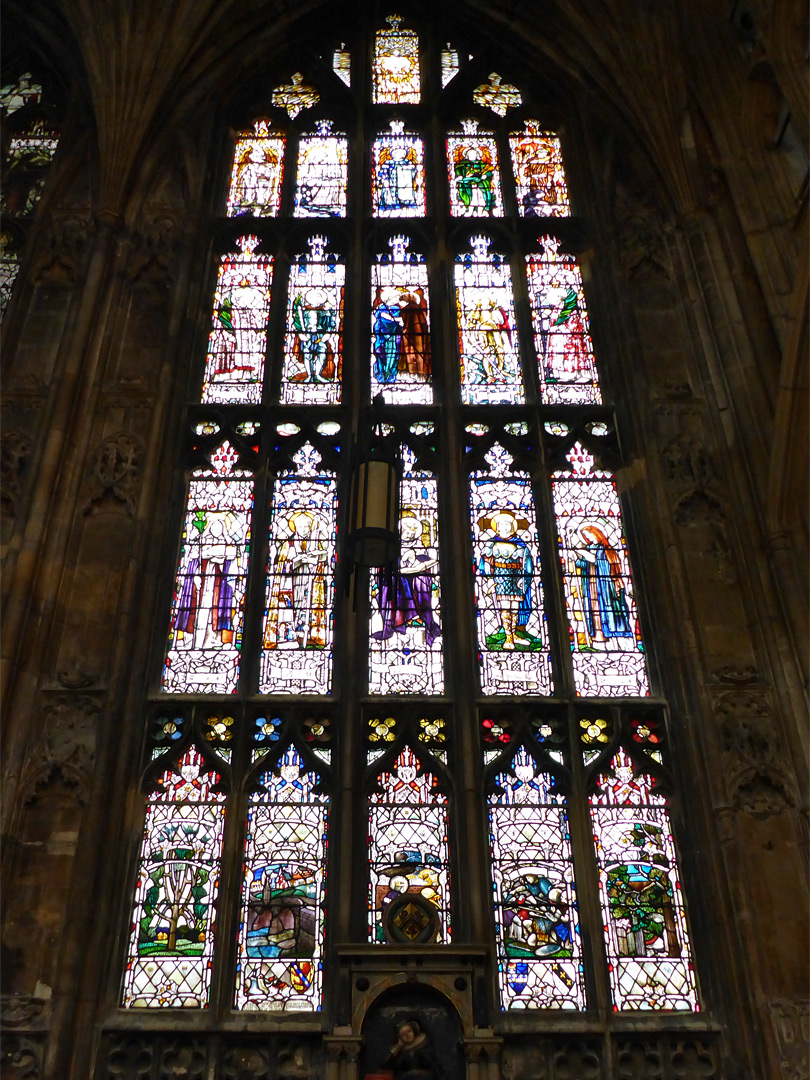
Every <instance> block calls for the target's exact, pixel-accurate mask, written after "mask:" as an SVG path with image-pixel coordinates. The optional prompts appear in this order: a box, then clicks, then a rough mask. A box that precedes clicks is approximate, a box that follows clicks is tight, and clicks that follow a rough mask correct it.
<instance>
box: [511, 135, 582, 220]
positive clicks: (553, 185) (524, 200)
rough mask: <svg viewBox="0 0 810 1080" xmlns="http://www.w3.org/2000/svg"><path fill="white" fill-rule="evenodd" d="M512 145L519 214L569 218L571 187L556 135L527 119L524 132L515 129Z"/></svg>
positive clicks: (523, 215) (522, 215)
mask: <svg viewBox="0 0 810 1080" xmlns="http://www.w3.org/2000/svg"><path fill="white" fill-rule="evenodd" d="M509 145H510V147H511V148H512V165H513V167H514V170H515V187H516V188H517V200H518V210H519V211H520V216H521V217H568V215H569V214H570V213H571V209H570V206H569V202H568V186H567V184H566V182H565V170H564V169H563V161H562V152H561V150H560V140H559V139H558V138H557V136H556V135H555V134H554V133H553V132H551V131H543V130H542V128H541V126H540V124H539V123H538V121H537V120H527V121H526V126H525V130H524V131H513V132H512V134H511V135H510V137H509Z"/></svg>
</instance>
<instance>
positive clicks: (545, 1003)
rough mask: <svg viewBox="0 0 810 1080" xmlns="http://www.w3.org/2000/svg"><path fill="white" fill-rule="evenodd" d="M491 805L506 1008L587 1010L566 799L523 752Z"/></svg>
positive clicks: (500, 967)
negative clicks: (585, 1008)
mask: <svg viewBox="0 0 810 1080" xmlns="http://www.w3.org/2000/svg"><path fill="white" fill-rule="evenodd" d="M506 764H507V766H508V768H507V770H506V771H505V772H502V773H499V774H498V775H497V776H496V778H495V784H496V788H495V793H494V794H492V795H491V796H490V798H489V827H490V844H491V850H492V876H493V881H492V888H493V892H494V899H495V921H496V924H497V927H496V929H497V933H498V974H499V983H500V994H501V1005H502V1007H503V1008H504V1009H583V1008H584V1007H585V987H584V978H583V965H582V959H581V953H582V948H581V944H580V935H579V923H578V916H577V905H576V891H575V888H574V867H573V863H572V857H571V837H570V833H569V827H568V814H567V811H566V800H565V798H564V797H563V796H562V795H561V794H560V793H559V791H558V790H557V789H556V787H555V782H554V779H553V777H552V776H551V775H550V774H549V773H548V772H544V771H542V769H540V767H539V766H538V765H537V763H536V762H535V761H534V759H533V758H532V757H531V755H530V754H529V753H528V751H527V750H526V749H525V748H524V747H520V748H519V749H518V751H517V753H516V754H515V755H514V756H513V757H512V759H511V761H508V762H506Z"/></svg>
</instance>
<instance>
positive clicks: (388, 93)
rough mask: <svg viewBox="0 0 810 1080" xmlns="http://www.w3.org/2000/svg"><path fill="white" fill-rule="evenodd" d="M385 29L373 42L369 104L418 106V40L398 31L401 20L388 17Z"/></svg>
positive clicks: (407, 33) (395, 17)
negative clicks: (371, 84)
mask: <svg viewBox="0 0 810 1080" xmlns="http://www.w3.org/2000/svg"><path fill="white" fill-rule="evenodd" d="M386 21H387V22H388V26H389V29H388V30H378V31H377V36H376V39H375V42H374V64H373V69H372V77H373V90H372V101H373V102H374V104H375V105H405V104H409V105H418V104H419V99H420V93H421V89H420V78H419V38H418V37H417V35H416V33H415V32H414V31H413V30H402V29H400V27H401V24H402V18H401V17H400V16H399V15H391V16H389V17H388V19H387V20H386Z"/></svg>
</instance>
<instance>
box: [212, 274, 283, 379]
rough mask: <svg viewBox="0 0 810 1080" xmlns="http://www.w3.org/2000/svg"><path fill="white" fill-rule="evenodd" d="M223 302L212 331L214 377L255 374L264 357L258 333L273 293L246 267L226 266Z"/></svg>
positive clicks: (219, 307)
mask: <svg viewBox="0 0 810 1080" xmlns="http://www.w3.org/2000/svg"><path fill="white" fill-rule="evenodd" d="M219 293H220V296H221V299H220V302H219V304H218V305H217V307H216V310H215V312H214V329H213V330H212V331H211V356H212V361H213V363H212V371H211V377H212V379H214V380H216V379H217V377H218V376H220V377H221V376H229V375H233V374H234V373H235V372H239V371H254V370H255V368H256V367H257V366H258V364H259V363H260V362H261V359H262V357H261V356H258V357H257V356H256V351H257V346H258V345H259V342H258V334H259V333H261V331H262V330H263V329H264V325H263V324H264V317H265V312H266V310H267V301H268V297H269V292H268V290H267V288H266V287H264V286H263V285H260V284H257V283H256V282H255V281H254V282H251V281H250V280H249V278H248V277H247V275H246V267H245V266H244V265H241V264H239V263H235V264H230V265H226V266H225V267H224V269H223V273H222V277H221V279H220V288H219Z"/></svg>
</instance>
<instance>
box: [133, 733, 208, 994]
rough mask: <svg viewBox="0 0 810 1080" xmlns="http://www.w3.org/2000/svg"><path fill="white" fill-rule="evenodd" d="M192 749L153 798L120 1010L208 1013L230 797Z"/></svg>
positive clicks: (144, 835) (149, 810)
mask: <svg viewBox="0 0 810 1080" xmlns="http://www.w3.org/2000/svg"><path fill="white" fill-rule="evenodd" d="M203 768H204V762H203V758H202V755H201V754H200V753H199V752H198V751H197V750H195V749H194V748H193V747H192V748H191V749H189V750H188V751H187V752H186V754H185V755H184V756H183V759H182V760H181V762H180V766H179V770H178V771H177V772H175V771H174V770H169V771H168V772H166V773H165V774H164V775H163V777H162V778H161V780H160V782H159V790H158V791H157V792H155V793H154V794H152V795H150V796H149V798H148V802H147V807H146V824H145V826H144V833H143V841H142V843H141V852H140V858H139V861H138V880H137V883H136V887H135V903H134V907H133V912H132V931H131V936H130V943H129V953H128V961H127V967H126V971H125V973H124V987H123V994H122V1001H121V1004H122V1005H123V1006H124V1007H125V1008H133V1007H134V1008H147V1009H169V1008H172V1009H175V1008H186V1009H203V1008H205V1007H206V1006H207V1005H208V994H209V990H210V985H211V962H212V958H213V953H214V920H215V914H216V912H215V904H216V899H217V892H218V889H219V860H220V857H221V855H222V836H223V828H224V824H225V806H224V801H225V796H224V795H223V794H219V793H216V792H214V791H213V788H214V786H215V785H216V784H217V783H218V782H219V776H218V775H217V774H216V773H204V772H203Z"/></svg>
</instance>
